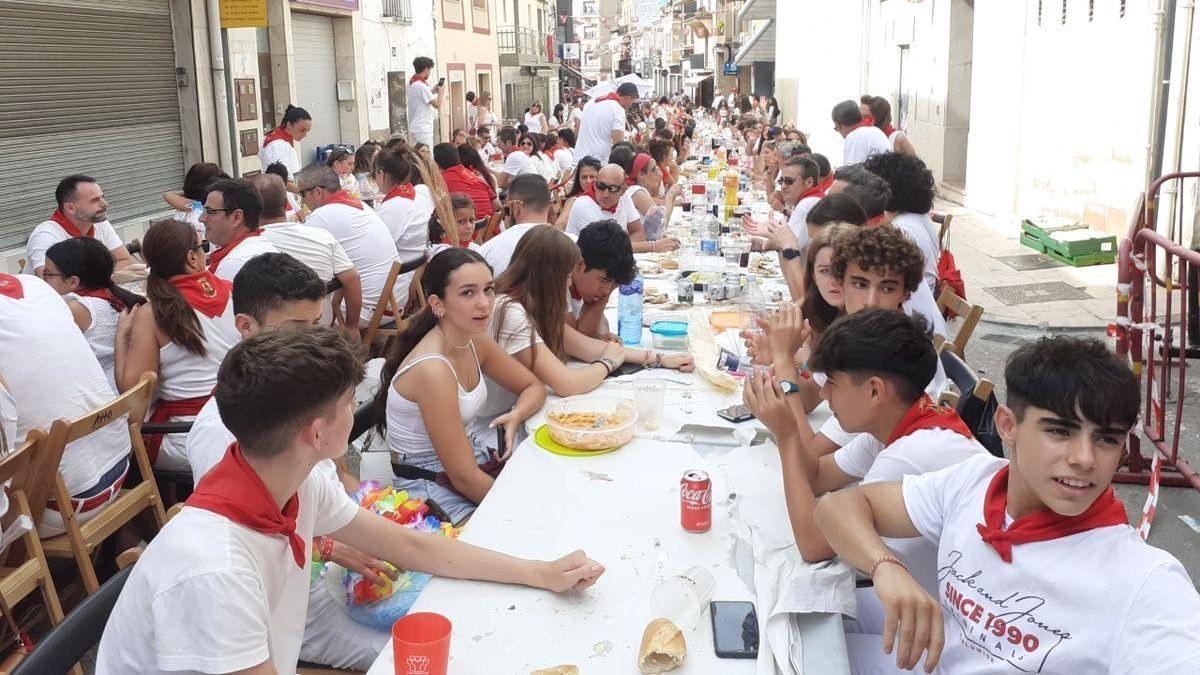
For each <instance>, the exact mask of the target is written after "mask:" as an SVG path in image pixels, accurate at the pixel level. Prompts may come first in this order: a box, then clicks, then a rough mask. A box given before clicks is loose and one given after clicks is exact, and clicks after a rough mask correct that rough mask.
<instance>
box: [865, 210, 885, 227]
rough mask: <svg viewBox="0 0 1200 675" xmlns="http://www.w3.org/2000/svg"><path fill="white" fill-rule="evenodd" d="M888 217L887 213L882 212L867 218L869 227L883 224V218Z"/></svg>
mask: <svg viewBox="0 0 1200 675" xmlns="http://www.w3.org/2000/svg"><path fill="white" fill-rule="evenodd" d="M886 217H887V214H886V213H881V214H879V215H877V216H875V217H874V218H869V219H867V227H878V226H879V225H882V224H883V219H884V218H886Z"/></svg>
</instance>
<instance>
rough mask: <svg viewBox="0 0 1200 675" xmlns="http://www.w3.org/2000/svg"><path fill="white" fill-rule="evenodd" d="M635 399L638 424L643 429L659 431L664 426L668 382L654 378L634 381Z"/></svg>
mask: <svg viewBox="0 0 1200 675" xmlns="http://www.w3.org/2000/svg"><path fill="white" fill-rule="evenodd" d="M633 400H634V402H635V403H636V404H637V409H638V425H639V426H641V428H642V431H657V430H658V428H659V427H661V426H662V419H663V408H664V407H665V406H666V402H667V383H666V382H665V381H663V380H657V379H654V378H640V379H637V380H634V382H633Z"/></svg>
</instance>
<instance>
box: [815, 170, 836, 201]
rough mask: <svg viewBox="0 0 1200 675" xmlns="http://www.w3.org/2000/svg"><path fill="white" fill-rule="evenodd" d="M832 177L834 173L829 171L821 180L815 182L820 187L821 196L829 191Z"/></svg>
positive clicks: (831, 185)
mask: <svg viewBox="0 0 1200 675" xmlns="http://www.w3.org/2000/svg"><path fill="white" fill-rule="evenodd" d="M833 179H834V175H833V174H832V173H830V174H829V175H828V176H826V177H825V178H824V179H823V180H821V182H819V183H817V185H819V186H820V187H821V195H822V196H824V195H825V193H827V192H829V188H831V187H833Z"/></svg>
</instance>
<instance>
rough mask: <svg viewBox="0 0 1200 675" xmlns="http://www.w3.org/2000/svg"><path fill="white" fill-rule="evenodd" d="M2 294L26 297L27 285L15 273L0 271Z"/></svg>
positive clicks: (12, 296) (11, 296)
mask: <svg viewBox="0 0 1200 675" xmlns="http://www.w3.org/2000/svg"><path fill="white" fill-rule="evenodd" d="M0 295H3V296H4V297H6V298H12V299H13V300H20V299H21V298H24V297H25V287H24V286H22V285H21V280H20V279H18V278H17V277H15V276H14V275H12V274H4V273H3V272H0Z"/></svg>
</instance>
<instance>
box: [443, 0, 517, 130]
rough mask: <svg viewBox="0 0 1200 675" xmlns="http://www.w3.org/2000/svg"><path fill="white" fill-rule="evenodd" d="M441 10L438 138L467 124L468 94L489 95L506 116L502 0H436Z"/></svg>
mask: <svg viewBox="0 0 1200 675" xmlns="http://www.w3.org/2000/svg"><path fill="white" fill-rule="evenodd" d="M433 3H434V11H435V12H436V24H435V29H434V32H435V36H434V41H435V42H436V44H437V58H435V59H434V60H435V61H436V62H437V64H436V65H435V66H434V75H435V78H440V77H445V78H446V84H445V86H444V87H443V89H442V94H441V108H440V109H439V110H438V112H437V114H436V116H437V118H438V121H437V124H436V125H435V126H434V131H435V133H434V140H435V141H442V140H446V139H448V138H449V137H450V134H451V133H452V132H453V131H454V129H465V128H466V126H467V99H466V96H467V92H469V91H473V92H475V93H476V94H479V93H481V92H488V93H489V94H491V97H492V110H494V111H496V112H497V115H499V114H500V112H501V111H503V110H504V108H503V100H504V96H503V89H502V87H501V86H500V84H501V83H500V80H499V78H500V56H499V51H498V49H497V43H496V29H497V26H498V19H497V11H496V6H497V4H498V3H497V0H433Z"/></svg>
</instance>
